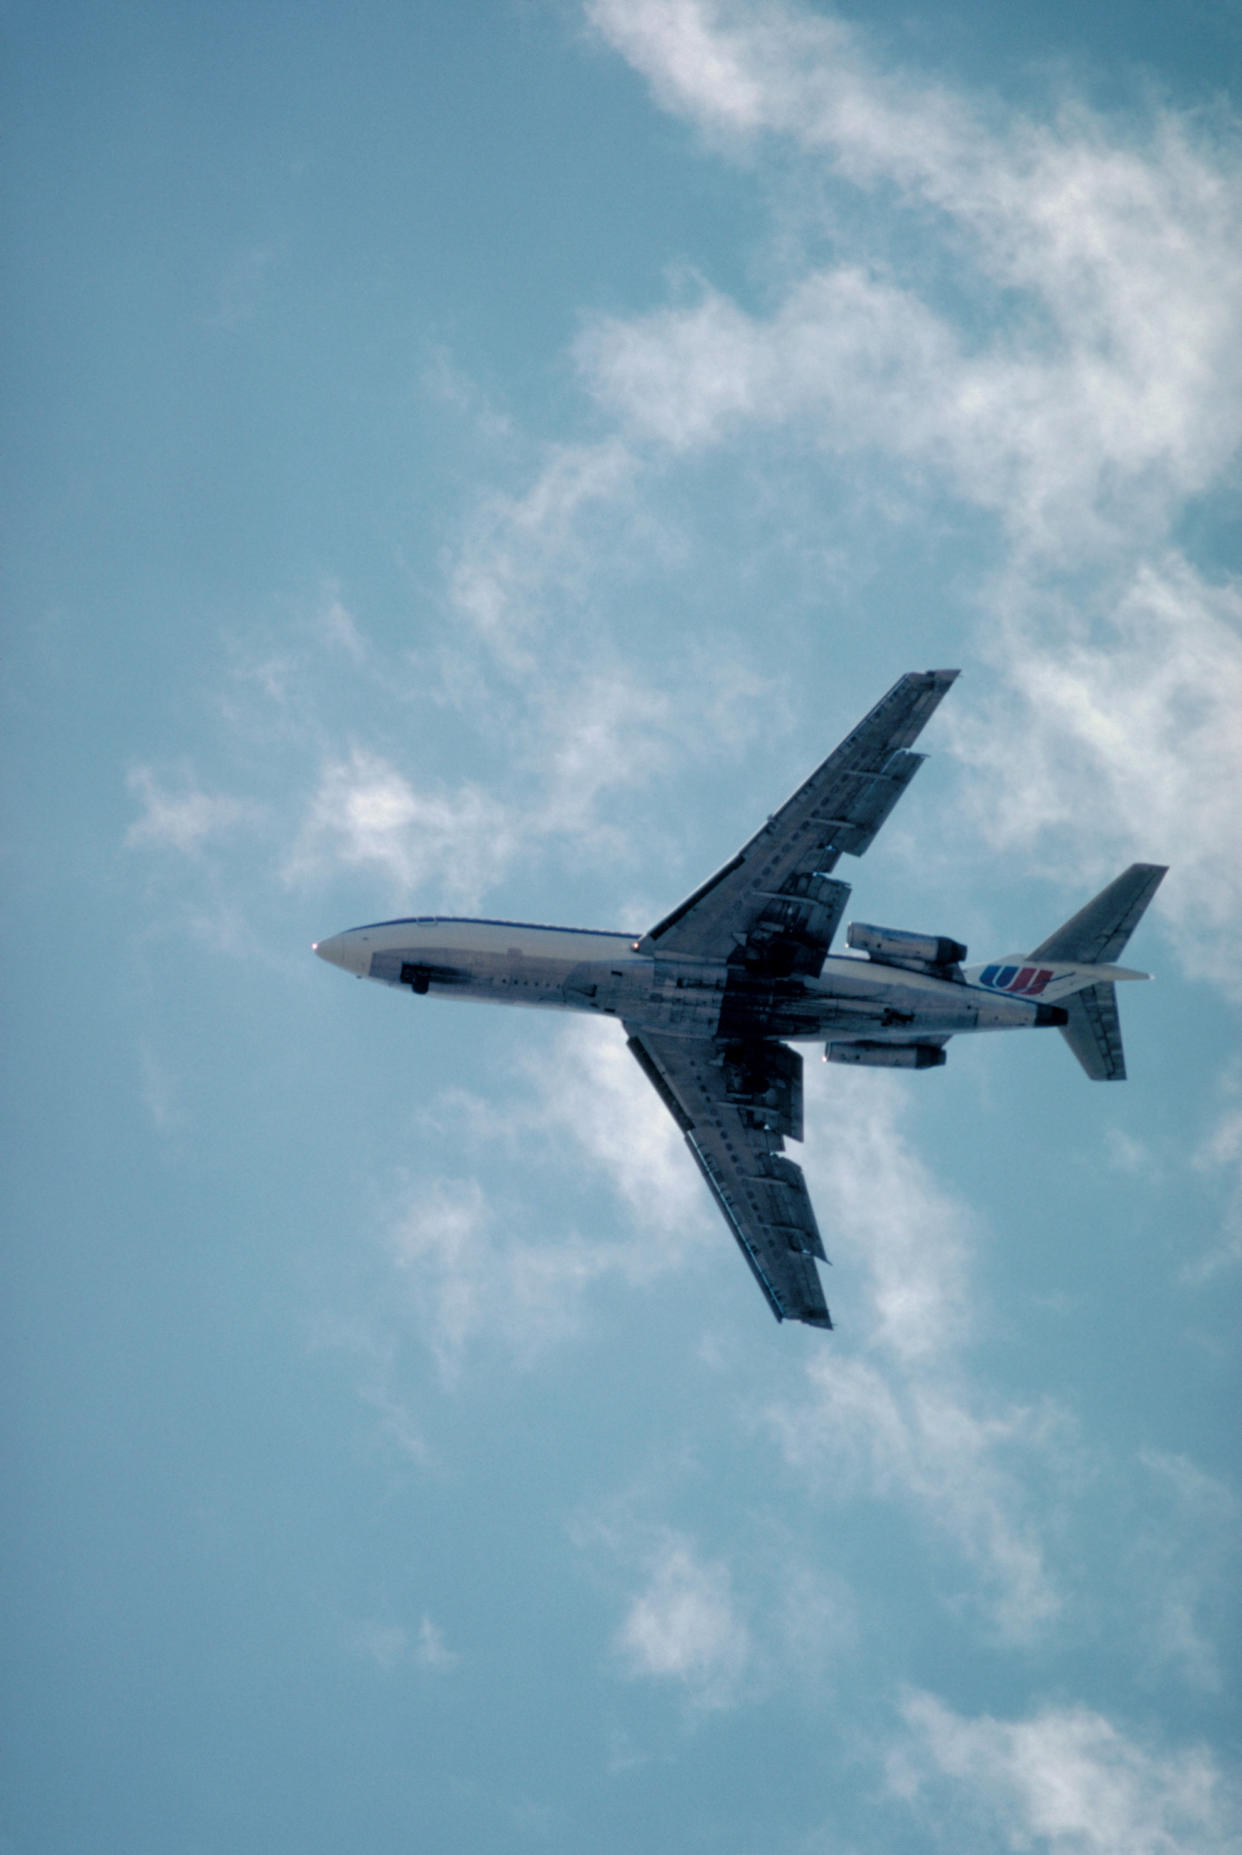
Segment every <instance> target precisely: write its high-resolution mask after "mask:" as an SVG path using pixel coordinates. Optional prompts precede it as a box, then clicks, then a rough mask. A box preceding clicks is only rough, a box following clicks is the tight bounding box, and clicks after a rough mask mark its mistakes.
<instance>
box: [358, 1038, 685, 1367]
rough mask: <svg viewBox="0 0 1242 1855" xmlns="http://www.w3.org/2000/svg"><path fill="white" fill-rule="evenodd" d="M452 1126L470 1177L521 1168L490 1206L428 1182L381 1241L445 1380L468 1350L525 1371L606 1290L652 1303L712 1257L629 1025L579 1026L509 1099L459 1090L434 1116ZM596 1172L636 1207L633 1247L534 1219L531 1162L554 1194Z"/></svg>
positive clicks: (412, 1191)
mask: <svg viewBox="0 0 1242 1855" xmlns="http://www.w3.org/2000/svg"><path fill="white" fill-rule="evenodd" d="M423 1118H424V1121H425V1123H426V1124H427V1126H428V1127H430V1128H433V1129H435V1128H439V1127H440V1126H441V1125H443V1126H444V1127H445V1128H446V1129H451V1130H452V1138H453V1141H454V1143H455V1146H456V1148H457V1150H458V1152H459V1153H460V1156H461V1158H462V1160H463V1163H468V1162H469V1160H470V1159H471V1158H472V1157H474V1156H482V1155H483V1154H485V1153H486V1154H488V1155H490V1156H492V1157H493V1158H494V1157H495V1155H496V1153H497V1152H498V1151H505V1152H507V1153H508V1154H509V1155H511V1156H512V1159H513V1162H514V1165H513V1168H512V1169H511V1170H510V1172H509V1174H508V1178H507V1183H506V1185H505V1186H504V1187H503V1188H502V1189H501V1190H500V1191H499V1192H495V1193H493V1194H492V1195H489V1193H488V1192H485V1190H484V1188H483V1186H482V1185H481V1184H480V1183H479V1182H478V1180H477V1179H460V1180H455V1179H449V1178H443V1177H440V1178H430V1179H424V1180H421V1181H420V1182H419V1183H418V1185H417V1186H415V1187H412V1188H411V1187H406V1188H404V1189H403V1191H402V1193H401V1198H402V1202H401V1206H400V1208H399V1210H398V1211H397V1212H396V1213H395V1215H394V1216H393V1217H392V1218H391V1220H390V1224H389V1230H388V1234H387V1236H386V1238H385V1246H386V1250H387V1254H388V1256H389V1258H390V1260H391V1262H392V1264H393V1266H395V1268H396V1270H397V1271H398V1274H399V1276H400V1278H401V1280H402V1281H403V1282H404V1283H405V1285H406V1298H405V1305H406V1307H407V1308H408V1310H409V1311H410V1312H412V1313H413V1315H414V1317H415V1319H416V1321H417V1324H418V1327H419V1330H420V1331H421V1332H422V1333H423V1334H424V1335H425V1337H426V1340H427V1343H428V1345H429V1346H430V1348H431V1350H432V1352H433V1354H434V1356H435V1358H436V1360H437V1362H438V1365H439V1367H440V1370H441V1372H442V1374H443V1376H444V1377H445V1378H446V1379H447V1380H449V1381H450V1382H451V1381H453V1380H454V1379H455V1378H456V1376H457V1374H458V1372H459V1370H460V1368H461V1365H462V1363H463V1360H464V1358H465V1356H466V1354H467V1352H468V1351H469V1349H470V1348H471V1347H473V1346H477V1345H479V1344H481V1343H485V1342H486V1343H490V1344H495V1343H497V1342H499V1343H500V1344H502V1345H503V1346H505V1347H506V1348H508V1349H509V1350H510V1351H511V1352H512V1353H513V1354H514V1356H515V1357H516V1358H518V1359H519V1360H520V1361H522V1362H523V1363H528V1362H530V1361H531V1360H533V1359H535V1358H536V1357H538V1356H539V1355H540V1354H541V1353H542V1352H544V1350H545V1349H546V1348H547V1347H549V1346H551V1345H554V1344H556V1343H558V1342H560V1341H564V1340H566V1339H568V1338H570V1337H572V1336H573V1335H575V1334H577V1333H579V1332H580V1331H581V1328H582V1325H583V1322H584V1319H585V1317H586V1311H587V1300H588V1296H589V1294H590V1291H591V1289H592V1287H593V1286H594V1285H595V1284H596V1283H597V1282H599V1281H600V1280H601V1279H603V1278H605V1277H610V1278H612V1279H614V1280H618V1281H620V1282H623V1283H625V1284H626V1285H628V1286H629V1287H631V1288H639V1289H641V1288H643V1287H644V1286H646V1285H647V1284H649V1283H650V1282H652V1281H654V1280H656V1279H657V1278H658V1277H660V1276H662V1275H665V1274H667V1273H669V1272H670V1271H676V1270H679V1269H685V1268H687V1267H689V1266H691V1265H692V1263H693V1261H694V1260H695V1258H696V1257H697V1256H701V1255H703V1254H704V1253H705V1252H709V1251H710V1249H711V1247H712V1227H711V1224H710V1214H709V1211H708V1207H707V1205H706V1203H705V1201H704V1200H705V1194H704V1193H703V1191H702V1188H701V1186H700V1185H699V1182H698V1174H697V1173H696V1171H695V1169H694V1166H693V1164H692V1162H691V1160H690V1156H689V1154H688V1153H686V1151H685V1148H684V1145H683V1142H682V1140H681V1137H680V1135H679V1134H678V1132H677V1129H676V1127H675V1126H674V1124H673V1122H672V1119H671V1117H669V1116H668V1115H667V1113H666V1111H665V1110H664V1108H663V1107H662V1106H661V1104H660V1102H659V1101H658V1100H657V1099H656V1097H655V1095H654V1094H653V1092H652V1091H651V1088H650V1085H649V1084H648V1083H647V1082H646V1081H645V1079H644V1077H643V1075H642V1073H641V1071H640V1070H639V1068H638V1065H637V1064H636V1063H635V1062H634V1060H633V1058H632V1057H631V1056H630V1054H629V1052H628V1050H627V1049H626V1047H625V1039H624V1037H623V1035H622V1033H621V1029H620V1026H619V1025H616V1024H613V1023H611V1022H610V1023H608V1024H599V1023H595V1022H592V1021H589V1020H581V1021H571V1022H570V1023H569V1024H567V1025H565V1026H564V1027H563V1029H561V1030H560V1032H559V1033H558V1034H555V1035H553V1036H552V1037H551V1038H550V1039H549V1047H548V1049H547V1053H546V1055H545V1054H540V1055H532V1056H528V1057H527V1059H526V1061H525V1063H524V1065H523V1068H522V1073H521V1075H520V1077H518V1078H517V1079H516V1086H515V1088H514V1089H513V1091H512V1092H511V1093H510V1095H509V1096H508V1098H507V1099H506V1098H504V1097H502V1098H501V1099H500V1100H499V1101H498V1102H492V1101H488V1102H484V1101H481V1100H478V1099H476V1098H473V1097H470V1096H467V1095H464V1094H463V1093H462V1092H461V1091H459V1090H448V1091H446V1092H445V1093H444V1094H443V1096H442V1097H440V1098H439V1100H438V1101H434V1102H432V1103H431V1104H430V1105H429V1106H428V1108H427V1110H426V1111H425V1114H424V1117H423ZM583 1158H585V1159H586V1160H587V1161H588V1163H589V1165H590V1167H591V1169H592V1170H591V1177H592V1179H593V1180H594V1181H595V1185H594V1186H593V1187H592V1189H593V1190H595V1189H596V1188H597V1187H599V1186H602V1185H604V1184H607V1185H609V1186H611V1187H612V1189H613V1190H614V1191H615V1192H616V1193H617V1194H618V1195H619V1196H620V1198H621V1199H622V1201H623V1203H624V1205H625V1220H624V1223H625V1229H626V1234H624V1235H620V1236H611V1235H609V1236H593V1235H584V1234H583V1233H582V1231H580V1230H579V1229H578V1228H577V1226H576V1224H575V1221H574V1218H573V1215H572V1212H570V1211H568V1210H567V1211H565V1212H564V1213H563V1214H562V1215H560V1216H558V1217H556V1218H554V1219H552V1220H549V1219H548V1217H547V1215H546V1213H541V1214H540V1215H539V1217H538V1219H537V1221H536V1220H534V1219H533V1217H532V1210H531V1201H530V1199H529V1198H528V1196H527V1194H526V1192H525V1190H524V1186H523V1179H522V1171H521V1167H522V1162H525V1163H526V1164H529V1165H533V1166H535V1167H537V1168H538V1170H539V1173H540V1177H541V1179H542V1180H543V1181H544V1184H545V1186H546V1184H547V1181H548V1179H549V1178H551V1179H553V1180H556V1179H563V1178H564V1177H565V1174H566V1171H567V1169H572V1170H576V1169H577V1166H578V1165H579V1163H580V1161H581V1160H582V1159H583Z"/></svg>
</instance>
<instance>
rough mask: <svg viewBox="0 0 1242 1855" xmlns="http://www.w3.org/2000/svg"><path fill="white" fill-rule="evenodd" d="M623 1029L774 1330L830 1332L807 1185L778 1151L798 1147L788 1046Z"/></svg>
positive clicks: (798, 1071)
mask: <svg viewBox="0 0 1242 1855" xmlns="http://www.w3.org/2000/svg"><path fill="white" fill-rule="evenodd" d="M626 1029H627V1031H629V1047H630V1049H631V1050H632V1051H633V1053H634V1055H635V1057H636V1058H637V1060H638V1063H639V1066H640V1067H641V1069H642V1071H643V1073H644V1075H645V1076H646V1077H647V1079H648V1081H649V1082H650V1083H651V1084H652V1086H653V1087H654V1088H655V1091H656V1093H657V1095H659V1097H660V1099H661V1101H662V1102H663V1103H664V1105H665V1107H666V1108H667V1109H668V1110H669V1113H670V1114H671V1115H672V1117H673V1119H674V1120H675V1121H676V1123H677V1125H678V1126H679V1127H680V1129H681V1131H682V1133H683V1134H684V1135H685V1139H686V1145H687V1146H688V1147H689V1148H690V1151H691V1153H692V1154H693V1155H694V1159H695V1163H696V1165H697V1166H698V1168H699V1171H700V1172H701V1173H702V1174H703V1177H704V1178H705V1179H706V1180H707V1184H708V1187H709V1188H710V1190H711V1193H712V1196H713V1197H714V1198H715V1200H716V1202H717V1204H718V1205H719V1206H720V1209H721V1210H722V1211H723V1212H724V1215H725V1221H726V1223H727V1224H728V1226H729V1229H730V1230H731V1231H732V1232H733V1235H734V1237H735V1238H736V1239H737V1245H738V1248H739V1249H740V1250H741V1252H742V1254H743V1256H744V1257H745V1258H746V1261H747V1263H748V1264H749V1266H750V1270H751V1273H752V1274H753V1275H754V1277H755V1280H756V1281H757V1282H758V1284H759V1286H760V1288H761V1289H762V1290H763V1294H764V1297H765V1299H766V1301H767V1303H768V1306H769V1307H770V1308H771V1310H772V1312H773V1314H775V1316H776V1318H777V1320H802V1321H806V1322H807V1323H808V1324H809V1325H810V1326H812V1327H831V1325H832V1319H831V1317H830V1315H829V1313H828V1304H827V1302H826V1301H825V1300H824V1291H823V1288H822V1287H821V1285H820V1280H819V1271H818V1269H817V1268H816V1267H815V1259H816V1258H817V1257H818V1258H819V1259H820V1261H823V1262H826V1261H827V1257H826V1256H825V1255H824V1245H823V1242H822V1240H821V1238H820V1234H819V1227H818V1225H817V1224H816V1222H815V1212H814V1211H813V1210H812V1208H811V1200H810V1196H809V1194H808V1192H807V1189H806V1180H805V1179H804V1178H803V1176H802V1169H801V1167H800V1166H797V1165H795V1164H794V1162H793V1160H791V1159H787V1158H786V1157H785V1155H784V1153H783V1152H782V1151H781V1148H782V1147H783V1145H784V1141H783V1138H782V1135H784V1134H786V1133H787V1134H790V1135H791V1136H792V1137H793V1138H794V1139H796V1140H800V1139H801V1138H802V1058H801V1057H800V1056H799V1055H798V1053H797V1051H796V1050H791V1049H790V1048H789V1046H788V1045H787V1044H782V1043H753V1044H739V1043H731V1042H727V1041H725V1040H723V1039H719V1038H713V1039H709V1038H705V1037H669V1036H656V1035H654V1034H653V1033H652V1032H650V1031H646V1030H644V1031H641V1032H639V1031H634V1030H633V1029H631V1027H630V1026H628V1025H627V1026H626Z"/></svg>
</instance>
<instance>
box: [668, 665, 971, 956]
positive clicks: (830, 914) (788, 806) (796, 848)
mask: <svg viewBox="0 0 1242 1855" xmlns="http://www.w3.org/2000/svg"><path fill="white" fill-rule="evenodd" d="M956 676H957V671H956V670H925V671H915V672H913V673H912V674H911V675H909V676H903V677H902V678H901V679H900V681H899V682H896V683H894V685H893V687H892V688H891V689H890V690H889V692H888V694H887V695H886V696H885V697H883V699H882V700H881V701H879V702H877V704H876V706H875V707H874V708H873V709H872V711H871V713H870V714H869V715H868V716H866V717H865V719H864V720H862V721H860V722H859V724H858V726H857V727H856V728H855V729H854V731H853V733H852V734H849V735H847V736H846V738H845V740H843V741H842V743H841V745H840V746H839V747H838V748H837V749H836V751H835V752H834V753H831V754H829V756H828V758H827V759H826V760H825V761H824V763H823V765H822V766H821V767H820V768H818V770H817V771H816V772H814V773H812V775H811V777H810V778H809V779H808V780H807V782H806V784H805V785H803V786H800V787H799V788H798V790H797V792H795V793H794V795H793V797H792V798H791V799H788V800H787V801H786V803H785V804H784V805H782V806H781V809H780V810H779V811H778V812H775V813H774V814H773V815H772V817H770V818H769V819H768V822H767V823H766V824H765V825H764V827H763V829H762V830H761V831H759V832H757V833H756V835H755V836H754V837H752V838H751V840H750V842H749V843H748V844H746V845H745V846H744V847H743V848H742V849H741V850H739V852H738V854H737V855H736V857H734V859H733V861H732V862H731V863H726V865H725V867H724V868H723V869H722V870H720V871H718V872H717V874H716V875H715V876H713V877H712V878H711V881H710V882H706V883H704V885H703V887H702V888H701V889H696V890H695V892H694V894H693V895H691V896H689V897H688V898H687V899H686V901H684V902H683V903H682V904H681V906H680V907H679V908H675V909H674V910H673V912H672V914H670V915H666V916H665V917H664V919H663V921H661V922H659V923H658V924H657V925H656V926H655V927H653V928H652V930H651V932H650V933H649V934H647V935H645V936H644V938H643V940H642V942H641V943H640V951H642V952H644V953H675V954H679V955H682V956H683V957H689V958H692V959H693V958H699V959H721V958H728V957H729V956H730V955H734V956H735V957H741V958H743V959H744V960H745V961H746V962H747V964H750V965H758V966H761V967H763V968H765V969H766V970H768V971H770V972H774V973H780V974H791V973H817V972H818V971H819V969H820V967H821V966H822V965H823V961H824V955H825V954H826V953H827V951H828V948H829V945H830V944H831V941H832V936H833V934H834V933H835V932H836V929H837V926H838V923H839V922H840V919H841V916H842V914H843V913H844V911H845V904H846V901H847V899H848V897H849V893H850V890H849V884H848V883H844V882H837V881H834V880H833V879H832V878H831V877H830V875H829V872H830V871H831V870H832V869H833V867H834V866H835V864H836V861H837V858H838V857H839V856H840V855H841V853H842V852H843V851H848V852H849V853H850V855H851V856H855V857H860V856H861V855H862V853H863V851H864V850H866V849H867V847H868V845H869V844H870V843H871V840H872V839H873V838H874V836H875V834H876V832H877V831H878V830H879V828H880V826H881V825H882V824H883V823H884V820H885V819H886V818H887V817H888V814H889V813H890V812H891V811H892V809H893V807H894V805H895V804H896V803H897V801H898V799H899V798H900V797H901V795H902V793H903V792H904V791H905V789H906V787H907V786H908V785H909V783H910V781H911V780H912V779H913V778H914V775H915V774H916V773H917V772H918V770H919V767H920V766H921V765H922V763H923V755H922V754H912V753H910V752H909V747H910V743H911V742H912V741H913V740H915V739H916V738H917V736H918V734H919V732H920V731H921V729H922V727H923V725H924V723H925V722H926V721H927V719H928V717H929V716H930V715H931V714H932V712H933V710H934V709H935V708H936V707H937V705H938V704H939V702H940V700H941V698H942V697H943V696H944V694H945V692H946V691H947V690H948V688H949V685H950V684H951V683H952V682H953V680H954V678H955V677H956ZM739 949H740V950H741V951H740V954H739Z"/></svg>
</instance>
